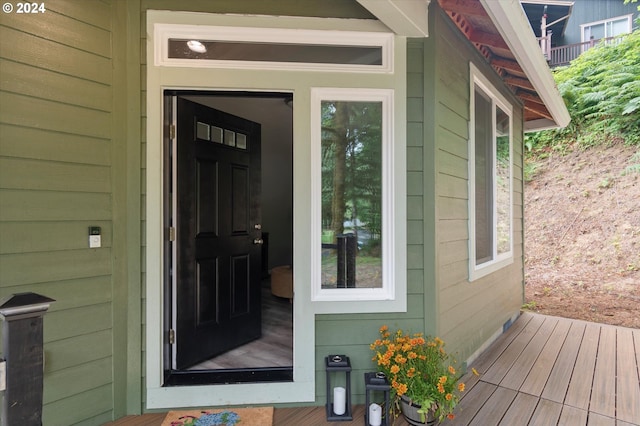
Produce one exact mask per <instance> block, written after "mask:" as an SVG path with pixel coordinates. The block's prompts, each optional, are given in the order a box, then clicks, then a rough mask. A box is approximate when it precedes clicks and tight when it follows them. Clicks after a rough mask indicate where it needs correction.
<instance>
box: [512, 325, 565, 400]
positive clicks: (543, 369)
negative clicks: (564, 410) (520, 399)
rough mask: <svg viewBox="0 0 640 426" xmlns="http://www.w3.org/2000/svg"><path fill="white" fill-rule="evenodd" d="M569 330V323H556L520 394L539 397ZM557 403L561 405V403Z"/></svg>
mask: <svg viewBox="0 0 640 426" xmlns="http://www.w3.org/2000/svg"><path fill="white" fill-rule="evenodd" d="M570 328H571V321H568V320H559V321H558V324H557V325H556V328H555V329H554V330H553V332H552V333H551V337H550V338H549V340H547V344H546V345H544V348H543V349H542V352H540V356H538V359H536V361H535V363H534V364H533V367H531V372H530V374H529V375H528V376H527V377H526V379H525V381H524V383H523V384H522V386H521V387H520V392H524V393H528V394H531V395H535V396H540V395H541V394H542V391H543V390H544V387H545V385H546V384H547V381H548V380H549V378H550V374H551V371H552V370H553V367H554V365H555V364H556V360H557V359H558V354H559V353H560V350H561V349H562V346H563V344H564V342H565V340H566V338H567V333H568V332H569V329H570ZM572 367H573V365H572ZM557 402H560V403H562V401H557Z"/></svg>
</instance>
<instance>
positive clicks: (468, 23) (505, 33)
mask: <svg viewBox="0 0 640 426" xmlns="http://www.w3.org/2000/svg"><path fill="white" fill-rule="evenodd" d="M357 1H358V3H360V4H361V5H362V6H363V7H364V8H366V9H367V10H368V11H369V12H371V13H372V14H373V15H375V16H376V17H377V18H378V20H380V21H381V22H382V23H383V24H385V25H386V26H387V27H389V28H390V29H391V30H392V31H394V32H395V33H396V34H398V35H402V36H406V37H427V36H428V34H429V31H428V7H429V3H430V1H431V0H357ZM548 3H566V2H564V1H560V0H550V1H548ZM438 4H439V5H440V7H441V8H442V9H443V10H444V11H445V12H446V14H447V15H448V16H449V17H450V18H451V20H452V21H453V22H454V24H455V25H456V26H457V27H458V28H459V29H460V31H461V32H462V33H463V34H464V35H465V37H466V38H467V39H468V40H469V41H470V42H471V43H472V44H473V45H474V46H475V47H476V48H477V49H478V51H479V52H480V53H481V54H482V55H483V56H484V57H485V59H486V60H487V62H489V64H491V66H492V67H493V68H494V69H495V70H496V72H497V73H498V75H499V76H500V77H501V78H502V80H503V81H504V82H505V84H506V85H507V86H509V87H510V88H511V90H512V91H513V92H514V93H515V95H516V96H518V97H519V98H520V99H521V100H522V103H523V105H524V110H525V114H524V122H525V124H524V129H525V131H527V132H530V131H537V130H544V129H551V128H558V127H565V126H566V125H567V124H569V121H570V120H571V119H570V117H569V112H568V111H567V108H566V106H565V104H564V100H563V99H562V96H560V93H559V92H558V89H557V87H556V84H555V81H554V79H553V76H552V75H551V71H550V69H549V66H548V65H547V61H546V59H545V57H544V55H543V54H542V50H541V49H540V46H539V45H538V42H537V41H536V39H535V36H534V34H533V32H532V31H531V26H530V24H529V21H528V20H527V17H526V15H525V13H524V10H523V9H522V6H521V5H520V1H519V0H499V1H498V0H438Z"/></svg>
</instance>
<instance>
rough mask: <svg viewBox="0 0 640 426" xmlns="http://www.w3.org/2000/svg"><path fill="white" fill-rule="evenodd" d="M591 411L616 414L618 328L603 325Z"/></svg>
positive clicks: (594, 377)
mask: <svg viewBox="0 0 640 426" xmlns="http://www.w3.org/2000/svg"><path fill="white" fill-rule="evenodd" d="M589 411H593V412H596V413H598V414H602V415H604V416H607V417H615V415H616V329H615V328H613V327H601V329H600V342H599V343H598V358H597V360H596V368H595V372H594V375H593V390H592V391H591V403H590V404H589Z"/></svg>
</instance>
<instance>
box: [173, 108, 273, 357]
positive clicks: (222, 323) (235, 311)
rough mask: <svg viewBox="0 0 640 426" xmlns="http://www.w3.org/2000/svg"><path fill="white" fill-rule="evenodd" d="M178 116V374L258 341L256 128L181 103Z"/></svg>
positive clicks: (231, 116) (257, 165)
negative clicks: (239, 140)
mask: <svg viewBox="0 0 640 426" xmlns="http://www.w3.org/2000/svg"><path fill="white" fill-rule="evenodd" d="M177 116H178V120H177V194H176V195H175V196H176V212H177V213H176V216H177V217H176V218H175V219H176V220H175V223H176V234H177V239H176V244H177V246H176V270H177V271H176V274H177V286H176V287H177V289H176V294H175V297H176V301H177V303H176V309H177V312H176V324H175V329H176V345H177V351H176V368H177V369H184V368H187V367H189V366H191V365H193V364H196V363H198V362H200V361H202V360H205V359H209V358H212V357H214V356H215V355H218V354H221V353H224V352H226V351H228V350H231V349H233V348H235V347H237V346H240V345H242V344H245V343H247V342H249V341H251V340H254V339H257V338H259V337H260V335H261V300H260V299H261V289H260V286H261V282H260V281H261V276H260V270H261V259H260V258H261V247H260V245H258V244H254V240H255V239H257V238H260V231H259V230H257V229H256V227H255V225H256V224H259V223H260V125H259V124H257V123H254V122H251V121H248V120H244V119H242V118H240V117H236V116H233V115H230V114H227V113H224V112H222V111H218V110H215V109H212V108H208V107H205V106H203V105H200V104H197V103H194V102H191V101H188V100H186V99H182V98H181V97H178V98H177ZM221 130H222V131H221ZM239 134H241V135H243V138H240V139H242V141H241V143H240V144H239V145H238V144H237V141H238V139H239V138H238V137H237V136H238V135H239Z"/></svg>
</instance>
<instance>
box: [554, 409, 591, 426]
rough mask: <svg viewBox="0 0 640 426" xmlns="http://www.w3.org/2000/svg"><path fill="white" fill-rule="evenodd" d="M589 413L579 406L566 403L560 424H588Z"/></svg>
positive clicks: (578, 425) (573, 425) (567, 425)
mask: <svg viewBox="0 0 640 426" xmlns="http://www.w3.org/2000/svg"><path fill="white" fill-rule="evenodd" d="M588 416H589V413H587V412H586V411H584V410H581V409H579V408H575V407H571V406H569V405H565V406H564V407H562V414H560V420H558V426H584V425H586V424H587V418H588Z"/></svg>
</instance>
